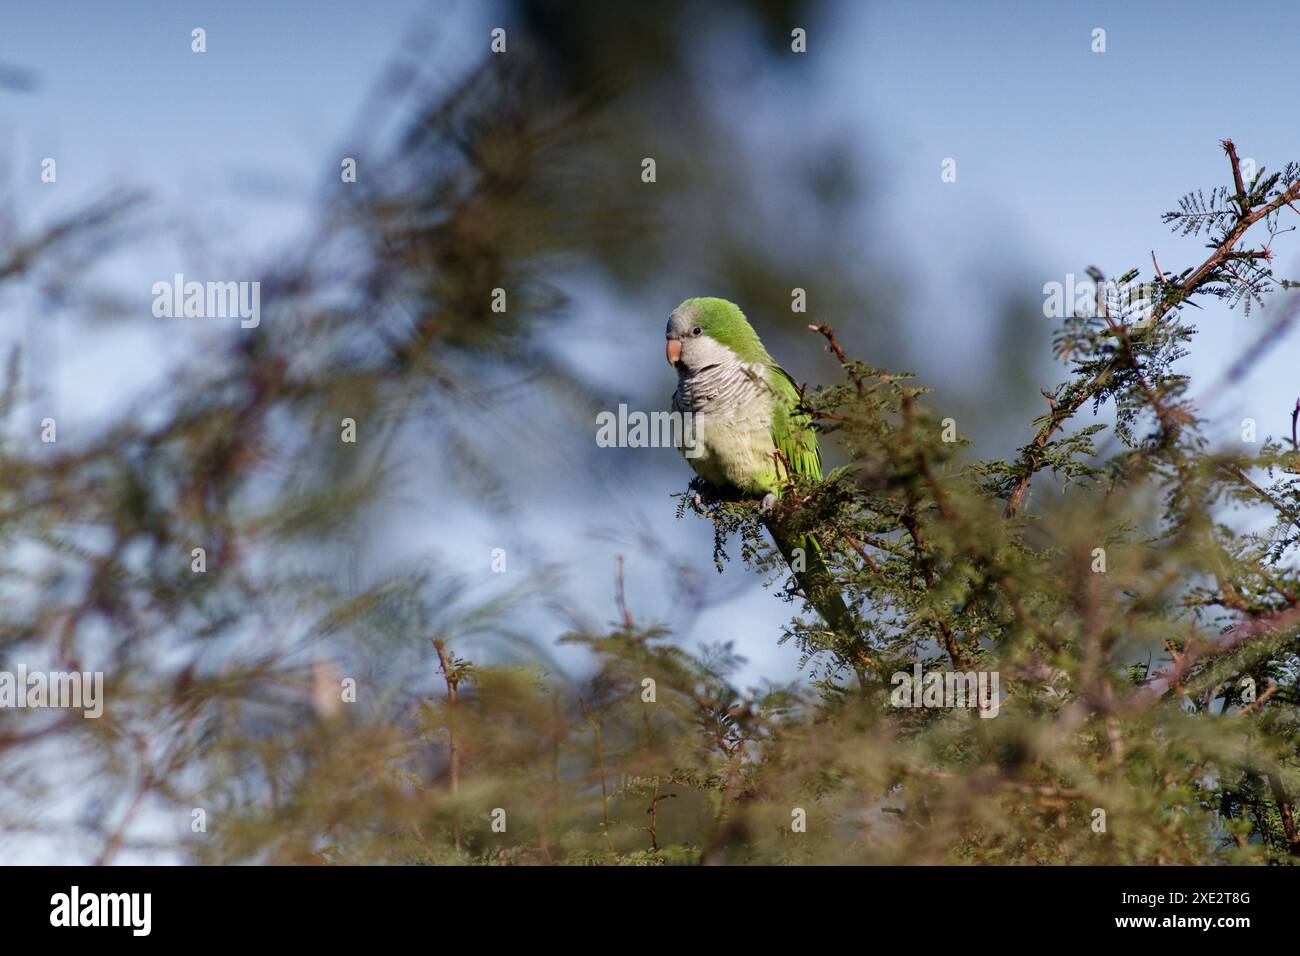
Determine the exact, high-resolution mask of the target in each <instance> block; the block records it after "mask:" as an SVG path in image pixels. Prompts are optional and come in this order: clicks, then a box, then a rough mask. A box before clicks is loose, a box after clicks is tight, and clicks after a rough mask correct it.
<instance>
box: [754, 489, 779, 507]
mask: <svg viewBox="0 0 1300 956" xmlns="http://www.w3.org/2000/svg"><path fill="white" fill-rule="evenodd" d="M758 507H759V508H760V509H762V510H763V511H771V510H772V509H773V508H775V507H776V495H774V494H772V492H770V491H769V492H768V493H767V494H765V495H764V496H763V503H762V504H760V505H759V506H758Z"/></svg>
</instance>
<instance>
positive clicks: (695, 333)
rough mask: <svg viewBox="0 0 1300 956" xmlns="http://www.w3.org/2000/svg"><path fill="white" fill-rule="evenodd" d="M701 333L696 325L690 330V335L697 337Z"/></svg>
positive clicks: (701, 330)
mask: <svg viewBox="0 0 1300 956" xmlns="http://www.w3.org/2000/svg"><path fill="white" fill-rule="evenodd" d="M703 331H704V330H703V329H702V328H700V327H699V326H698V325H697V326H696V327H695V328H693V329H691V335H699V334H700V333H701V332H703Z"/></svg>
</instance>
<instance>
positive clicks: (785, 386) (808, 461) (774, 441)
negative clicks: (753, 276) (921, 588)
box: [668, 298, 852, 629]
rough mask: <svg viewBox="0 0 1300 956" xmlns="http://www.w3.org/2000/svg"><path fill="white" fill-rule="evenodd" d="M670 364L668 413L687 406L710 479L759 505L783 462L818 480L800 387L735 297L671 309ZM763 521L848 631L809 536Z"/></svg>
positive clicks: (698, 460) (695, 455) (771, 493)
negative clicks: (673, 385)
mask: <svg viewBox="0 0 1300 956" xmlns="http://www.w3.org/2000/svg"><path fill="white" fill-rule="evenodd" d="M668 364H669V365H671V366H672V367H673V368H674V369H676V371H677V391H676V392H674V393H673V411H675V412H678V413H685V412H689V413H691V417H692V419H693V422H694V428H693V429H692V431H693V433H694V434H693V438H694V441H695V444H694V446H693V447H690V448H686V447H684V448H683V454H684V455H685V457H686V460H687V461H689V462H690V464H691V467H692V468H694V469H695V473H696V474H697V475H699V476H700V477H701V478H703V479H704V480H705V481H707V482H708V483H709V484H710V485H712V486H714V487H715V488H717V489H719V490H720V491H722V492H724V493H726V492H729V493H733V494H739V495H741V496H745V497H751V498H759V499H761V500H762V507H763V510H764V511H765V512H766V511H770V510H771V509H772V507H773V505H774V504H775V503H776V500H777V498H778V496H779V495H780V493H781V488H782V486H783V485H784V484H785V481H786V479H787V478H788V477H789V476H788V475H787V472H786V463H787V462H788V463H789V466H790V469H792V470H793V472H794V473H795V474H796V475H802V476H806V477H810V478H821V476H822V465H821V453H820V452H819V451H818V450H817V435H816V433H815V432H814V431H813V429H812V423H811V421H810V420H809V416H808V414H807V413H806V412H800V411H799V410H798V408H797V406H798V403H799V389H798V387H797V386H796V384H795V381H794V379H793V378H791V377H790V374H789V373H788V372H787V371H786V370H785V369H783V368H781V366H779V365H777V364H776V362H774V361H773V360H772V356H770V355H768V354H767V349H765V348H763V343H762V342H761V341H760V340H759V338H758V333H757V332H755V331H754V327H753V326H752V325H750V324H749V320H748V319H746V318H745V314H744V313H743V312H741V311H740V308H739V306H737V305H736V304H735V303H733V302H728V301H727V300H726V299H715V298H699V299H687V300H686V301H685V302H683V303H682V304H681V305H679V306H678V307H677V308H676V309H674V310H673V312H672V315H670V316H669V317H668ZM778 452H779V453H780V454H778ZM765 524H766V525H767V529H768V532H769V533H770V534H771V535H772V540H773V541H774V542H775V544H776V546H777V548H778V549H779V550H780V551H781V554H782V555H783V556H784V557H785V560H786V563H787V564H789V565H790V568H791V570H792V571H793V572H794V575H795V580H796V581H798V583H799V586H800V587H801V588H802V589H803V592H804V594H805V595H807V596H808V598H809V599H810V600H811V601H812V602H813V604H814V606H815V607H816V608H817V610H818V613H820V614H821V616H822V618H823V619H824V620H825V621H826V623H827V624H829V625H830V626H831V627H834V628H836V629H849V628H850V627H851V623H852V618H851V616H850V614H849V611H848V608H847V607H846V606H845V604H844V599H843V598H842V597H841V596H840V594H839V591H838V590H837V589H836V587H835V582H834V578H833V577H832V575H831V573H830V569H829V568H827V566H826V562H825V560H824V558H823V557H822V549H821V546H820V544H818V542H817V539H816V538H815V537H813V536H812V535H809V534H793V533H789V532H787V531H786V530H785V529H783V528H782V527H781V526H780V524H779V523H778V522H777V521H775V520H772V519H768V520H767V521H766V522H765ZM796 549H801V550H799V551H796ZM800 558H802V560H800ZM800 569H802V570H800Z"/></svg>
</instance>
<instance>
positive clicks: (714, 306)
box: [674, 296, 772, 363]
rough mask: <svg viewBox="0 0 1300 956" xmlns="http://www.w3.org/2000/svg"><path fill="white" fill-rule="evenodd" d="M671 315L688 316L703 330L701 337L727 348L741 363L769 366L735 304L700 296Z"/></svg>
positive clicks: (761, 347) (768, 361) (767, 359)
mask: <svg viewBox="0 0 1300 956" xmlns="http://www.w3.org/2000/svg"><path fill="white" fill-rule="evenodd" d="M674 312H675V313H676V314H680V315H683V316H689V317H690V321H691V322H693V323H694V324H695V325H698V326H699V327H700V328H701V329H703V333H702V334H704V335H707V336H709V337H710V338H713V339H716V340H717V341H718V342H721V343H722V344H723V345H725V346H727V348H729V349H731V350H732V351H733V352H735V353H736V354H737V355H739V356H740V358H741V360H742V361H745V362H766V363H771V361H772V359H771V356H769V355H768V354H767V350H766V349H765V348H763V343H762V341H761V340H760V339H759V337H758V333H757V332H755V331H754V327H753V326H752V325H750V324H749V320H748V319H747V318H745V313H744V312H741V311H740V306H738V305H736V303H734V302H728V301H727V300H726V299H717V298H714V297H712V296H704V297H701V298H697V299H687V300H686V301H685V302H683V303H682V304H681V305H679V306H678V307H677V308H676V309H675V310H674Z"/></svg>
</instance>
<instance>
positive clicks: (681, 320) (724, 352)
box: [667, 308, 735, 375]
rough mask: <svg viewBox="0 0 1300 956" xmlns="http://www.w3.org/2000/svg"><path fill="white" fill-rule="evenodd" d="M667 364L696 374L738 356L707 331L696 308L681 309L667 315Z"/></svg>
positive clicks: (690, 373)
mask: <svg viewBox="0 0 1300 956" xmlns="http://www.w3.org/2000/svg"><path fill="white" fill-rule="evenodd" d="M667 337H668V364H669V365H671V366H672V367H673V368H675V369H677V374H678V375H693V374H695V373H696V372H699V371H701V370H702V369H706V368H708V367H709V366H711V365H721V364H722V363H724V362H727V361H730V360H731V359H733V358H735V356H734V355H732V353H731V350H730V349H729V348H727V347H726V346H725V345H723V344H722V343H721V342H719V341H718V340H717V339H715V338H712V337H710V336H708V335H705V334H704V329H703V328H701V326H700V323H699V322H698V321H697V315H696V310H695V309H689V308H679V309H675V310H674V311H673V314H672V315H670V316H669V317H668V331H667Z"/></svg>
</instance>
